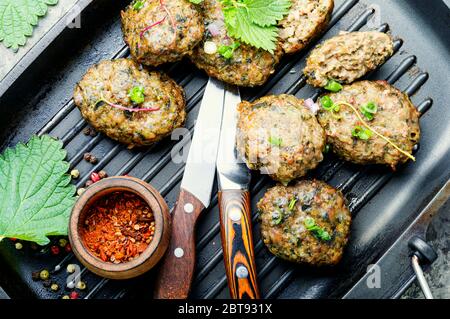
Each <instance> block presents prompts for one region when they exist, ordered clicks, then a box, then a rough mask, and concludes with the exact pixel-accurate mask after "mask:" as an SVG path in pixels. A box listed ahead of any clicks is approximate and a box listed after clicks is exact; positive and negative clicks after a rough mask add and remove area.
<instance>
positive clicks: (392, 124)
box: [318, 81, 420, 169]
mask: <svg viewBox="0 0 450 319" xmlns="http://www.w3.org/2000/svg"><path fill="white" fill-rule="evenodd" d="M327 96H329V97H330V98H331V100H332V101H333V103H338V102H342V101H343V102H346V103H349V104H351V105H353V106H354V107H355V108H356V110H357V111H358V112H360V111H361V106H363V105H367V104H368V103H373V104H374V105H376V106H377V111H376V113H375V114H374V115H373V119H372V120H370V121H369V120H367V119H366V118H365V117H364V116H363V113H361V114H360V115H361V116H362V118H363V119H364V120H365V121H366V123H368V124H369V125H370V126H371V127H373V128H374V129H375V130H376V131H377V132H378V133H380V134H382V135H383V136H385V137H387V138H389V139H390V140H391V141H392V142H393V143H394V144H395V145H397V146H398V147H400V148H401V149H402V150H404V151H405V152H407V153H410V154H411V152H412V150H413V147H414V145H415V144H417V143H418V142H419V139H420V126H419V112H418V111H417V110H416V108H415V107H414V105H413V104H412V103H411V100H410V99H409V97H408V96H407V95H406V94H405V93H403V92H401V91H399V90H398V89H396V88H395V87H393V86H391V85H389V84H388V83H387V82H386V81H360V82H355V83H353V84H351V85H345V86H344V87H343V89H342V90H341V91H340V92H338V93H330V94H327ZM339 108H340V110H339V112H338V117H336V116H335V115H336V114H333V113H332V112H329V111H327V110H325V109H323V108H321V109H320V111H319V113H318V119H319V123H320V124H321V125H322V127H323V128H324V129H325V133H326V135H327V141H328V143H330V144H331V145H332V148H333V151H334V152H335V153H336V154H337V155H339V156H340V157H341V158H343V159H345V160H347V161H351V162H353V163H357V164H385V165H389V166H391V167H392V168H393V169H395V167H396V166H397V165H398V164H401V163H403V162H405V161H407V159H408V157H406V156H405V155H404V154H402V153H401V152H399V151H398V150H396V149H395V148H394V147H393V146H392V145H391V144H389V143H388V142H387V141H386V140H384V139H383V138H381V137H380V136H377V135H375V134H372V136H371V137H370V138H369V139H367V140H362V139H360V138H358V137H355V136H352V130H353V129H354V128H355V127H356V126H360V127H363V126H362V123H361V121H360V119H359V118H358V117H357V115H356V114H355V112H354V111H353V110H352V109H351V108H350V107H348V106H345V105H340V107H339Z"/></svg>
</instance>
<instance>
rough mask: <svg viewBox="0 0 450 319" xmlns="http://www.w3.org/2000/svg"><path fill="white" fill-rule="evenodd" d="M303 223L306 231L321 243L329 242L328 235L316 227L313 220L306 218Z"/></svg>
mask: <svg viewBox="0 0 450 319" xmlns="http://www.w3.org/2000/svg"><path fill="white" fill-rule="evenodd" d="M303 223H304V224H305V227H306V229H307V230H309V231H310V232H312V233H313V234H314V236H316V237H317V238H319V239H321V240H323V241H329V240H331V236H330V234H329V233H328V232H327V231H326V230H325V229H323V228H322V227H320V226H319V225H317V224H316V222H315V220H314V218H312V217H307V218H305V220H304V222H303Z"/></svg>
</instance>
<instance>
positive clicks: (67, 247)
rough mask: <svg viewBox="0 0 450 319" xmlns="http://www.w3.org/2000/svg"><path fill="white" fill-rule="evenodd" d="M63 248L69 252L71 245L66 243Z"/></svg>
mask: <svg viewBox="0 0 450 319" xmlns="http://www.w3.org/2000/svg"><path fill="white" fill-rule="evenodd" d="M64 250H65V251H66V252H67V253H70V252H71V251H72V246H70V244H67V245H66V247H64Z"/></svg>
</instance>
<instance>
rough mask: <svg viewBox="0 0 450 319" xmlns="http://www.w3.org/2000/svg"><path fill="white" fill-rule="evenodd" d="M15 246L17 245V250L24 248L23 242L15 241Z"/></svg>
mask: <svg viewBox="0 0 450 319" xmlns="http://www.w3.org/2000/svg"><path fill="white" fill-rule="evenodd" d="M14 246H15V247H16V249H17V250H21V249H22V248H23V245H22V243H15V244H14Z"/></svg>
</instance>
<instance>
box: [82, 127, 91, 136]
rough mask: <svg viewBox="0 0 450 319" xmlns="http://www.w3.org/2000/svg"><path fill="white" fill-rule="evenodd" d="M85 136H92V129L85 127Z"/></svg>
mask: <svg viewBox="0 0 450 319" xmlns="http://www.w3.org/2000/svg"><path fill="white" fill-rule="evenodd" d="M83 134H84V135H90V134H91V128H90V127H89V126H88V127H85V128H84V129H83Z"/></svg>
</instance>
